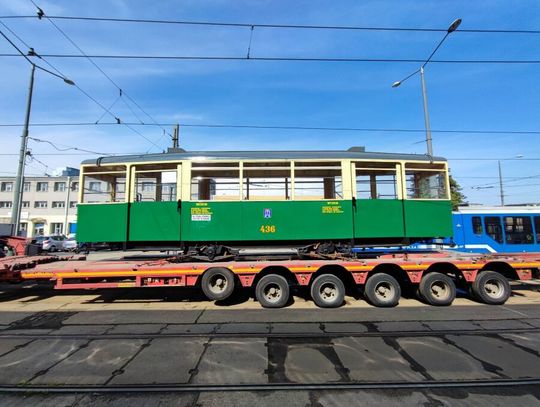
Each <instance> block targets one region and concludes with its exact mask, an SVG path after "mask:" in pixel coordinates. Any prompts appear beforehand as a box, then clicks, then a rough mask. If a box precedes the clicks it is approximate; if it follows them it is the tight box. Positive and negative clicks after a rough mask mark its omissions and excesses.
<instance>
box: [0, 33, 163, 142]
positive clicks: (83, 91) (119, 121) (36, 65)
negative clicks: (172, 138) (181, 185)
mask: <svg viewBox="0 0 540 407" xmlns="http://www.w3.org/2000/svg"><path fill="white" fill-rule="evenodd" d="M2 24H3V25H4V26H6V25H5V24H4V23H2ZM10 32H13V31H12V30H10ZM0 35H2V37H4V38H5V39H6V40H7V41H8V42H9V43H10V44H11V45H12V46H13V48H15V49H16V50H17V52H18V53H19V54H18V55H19V56H22V57H24V58H25V59H26V60H27V61H28V63H30V64H31V65H33V66H35V67H36V68H38V69H41V70H43V71H45V72H48V73H50V74H51V75H54V76H57V77H59V78H61V79H63V80H64V81H66V80H67V79H68V78H67V77H66V76H65V75H64V74H63V73H62V72H61V71H60V70H59V69H58V68H56V67H55V66H54V65H52V64H51V63H50V62H48V61H47V60H45V59H44V58H43V56H42V55H38V54H37V53H35V51H33V49H32V48H30V49H31V50H32V51H33V54H32V55H34V56H36V57H38V58H39V59H40V60H41V61H43V62H45V63H46V64H47V65H48V66H50V67H52V68H53V69H54V70H55V71H56V72H57V73H58V74H56V73H54V72H52V71H49V70H48V69H45V68H43V67H41V66H40V65H38V64H36V63H34V62H33V61H32V60H30V58H28V56H27V55H25V54H24V52H22V50H21V49H20V48H19V47H18V46H17V45H16V44H15V43H14V42H13V41H12V40H11V39H10V38H9V37H8V36H7V35H6V34H5V33H4V32H3V31H2V30H0ZM17 37H18V36H17ZM18 38H19V39H20V37H18ZM20 41H21V42H22V43H23V44H26V43H25V42H24V41H23V40H22V39H20ZM73 86H75V87H76V88H77V89H78V90H79V91H80V92H81V93H82V94H84V95H85V96H86V97H87V98H89V99H90V100H92V101H93V102H94V103H95V104H96V105H98V106H99V107H100V108H101V109H103V110H104V111H106V112H107V113H109V114H110V115H111V116H112V117H113V118H114V119H115V120H116V122H117V124H123V123H121V120H120V119H119V118H118V117H116V115H115V114H114V113H112V112H111V111H110V110H109V109H107V108H106V107H105V106H103V104H102V103H100V102H99V101H98V100H97V99H95V98H94V97H93V96H92V95H90V94H89V93H88V92H87V91H85V90H84V89H83V88H81V87H80V86H79V85H78V84H77V83H73ZM125 126H126V127H127V128H129V129H130V130H131V131H132V132H134V133H135V134H138V135H139V136H141V137H142V138H144V139H145V140H146V141H148V142H149V143H151V144H152V145H154V146H155V147H157V148H158V149H160V150H161V147H160V146H158V145H157V144H156V143H154V142H153V141H152V140H150V139H149V138H148V137H146V136H145V135H143V134H142V133H141V132H139V131H138V130H136V129H134V128H132V127H131V126H129V125H125Z"/></svg>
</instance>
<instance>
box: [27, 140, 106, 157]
mask: <svg viewBox="0 0 540 407" xmlns="http://www.w3.org/2000/svg"><path fill="white" fill-rule="evenodd" d="M28 139H29V140H32V141H35V142H36V143H46V144H49V145H50V146H52V147H53V148H54V149H55V150H57V151H69V150H74V151H81V152H84V153H90V154H97V155H113V154H111V153H103V152H98V151H92V150H86V149H84V148H79V147H74V146H68V145H65V144H55V143H53V142H52V141H49V140H43V139H39V138H36V137H30V136H29V137H28ZM60 146H63V147H60Z"/></svg>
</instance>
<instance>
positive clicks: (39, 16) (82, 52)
mask: <svg viewBox="0 0 540 407" xmlns="http://www.w3.org/2000/svg"><path fill="white" fill-rule="evenodd" d="M30 2H31V3H32V4H33V5H34V6H35V7H36V8H37V9H38V18H39V19H40V20H41V19H42V18H45V19H47V21H49V22H50V23H51V24H52V25H53V27H54V28H56V30H57V31H58V32H59V33H60V34H62V36H63V37H64V38H65V39H66V40H67V41H68V42H69V43H70V44H71V45H73V46H74V47H75V48H76V49H77V50H78V51H79V52H80V53H81V55H83V56H84V57H85V58H86V59H88V61H89V62H90V63H91V64H92V65H94V67H95V68H96V69H97V70H98V71H99V72H101V74H102V75H103V76H104V77H105V78H106V79H107V80H108V81H109V82H110V83H111V84H112V85H113V86H114V87H116V88H117V89H118V91H119V93H120V97H122V96H125V97H127V98H128V99H129V100H130V101H131V102H132V103H133V104H134V105H135V106H136V107H138V108H139V110H141V112H143V113H144V114H145V115H146V116H148V117H149V118H150V120H152V122H154V123H155V124H157V121H156V120H155V119H154V118H153V117H152V116H151V115H150V114H149V113H148V112H147V111H146V110H144V109H143V108H142V107H141V106H140V105H139V104H138V103H137V102H135V100H133V98H132V97H131V96H130V95H128V94H127V93H126V91H125V90H124V89H123V88H121V87H120V85H118V83H116V81H114V80H113V79H112V78H111V77H110V76H109V75H108V74H107V73H106V72H105V71H104V70H103V68H101V67H100V66H99V65H98V64H96V62H95V61H94V60H93V59H92V58H91V57H89V56H88V54H86V52H85V51H84V50H83V49H82V48H81V47H80V46H79V45H77V43H76V42H75V41H74V40H73V39H72V38H71V37H70V36H69V35H68V34H67V33H66V32H65V31H64V30H62V28H60V27H59V26H58V24H56V23H55V22H54V21H53V20H52V19H51V18H49V16H48V15H47V14H46V13H45V12H44V11H43V9H42V8H40V7H39V6H38V5H37V4H36V2H35V1H34V0H30ZM124 103H125V104H126V106H128V108H129V110H130V111H131V112H132V113H133V115H134V116H135V118H136V119H137V120H139V121H142V120H141V119H140V117H139V116H138V115H137V114H135V112H134V111H133V109H131V107H130V106H129V105H128V104H127V102H126V101H124ZM160 127H161V126H160ZM162 130H163V131H164V132H166V133H167V130H166V129H165V128H163V127H162ZM169 136H170V137H171V138H172V135H171V134H169Z"/></svg>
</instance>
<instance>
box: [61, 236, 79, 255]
mask: <svg viewBox="0 0 540 407" xmlns="http://www.w3.org/2000/svg"><path fill="white" fill-rule="evenodd" d="M78 247H79V246H78V244H77V239H75V237H68V238H67V239H66V240H64V245H63V248H64V250H66V251H69V252H71V251H75V250H77V249H78Z"/></svg>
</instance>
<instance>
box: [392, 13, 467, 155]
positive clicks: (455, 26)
mask: <svg viewBox="0 0 540 407" xmlns="http://www.w3.org/2000/svg"><path fill="white" fill-rule="evenodd" d="M460 24H461V18H458V19H457V20H455V21H454V22H452V24H450V26H449V27H448V29H447V30H446V35H445V36H444V37H443V39H442V40H441V41H439V44H438V45H437V46H436V47H435V49H434V50H433V52H432V53H431V55H430V56H429V57H428V59H426V61H425V62H424V63H423V64H422V65H421V66H420V69H417V70H416V71H414V72H413V73H412V74H410V75H408V76H406V77H405V78H403V79H402V80H400V81H397V82H394V83H393V84H392V87H393V88H397V87H398V86H400V85H401V84H402V83H403V82H405V81H406V80H407V79H409V78H411V77H412V76H414V75H416V74H417V73H420V81H421V83H422V99H423V101H424V122H425V124H426V150H427V155H428V156H430V157H432V156H433V143H432V139H431V127H430V124H429V110H428V101H427V90H426V81H425V79H424V67H425V66H426V65H427V64H428V63H429V62H430V61H431V58H433V55H435V53H436V52H437V50H438V49H439V48H440V47H441V45H442V44H443V42H444V40H446V38H447V37H448V36H449V35H450V34H451V33H453V32H454V31H456V30H457V29H458V27H459V25H460Z"/></svg>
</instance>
